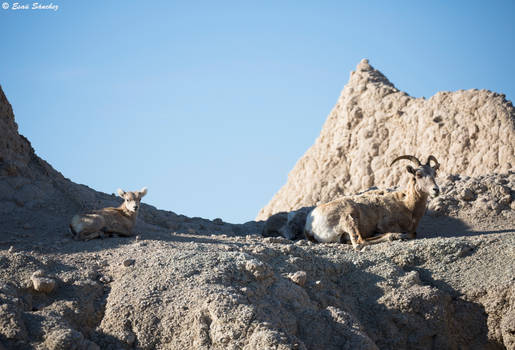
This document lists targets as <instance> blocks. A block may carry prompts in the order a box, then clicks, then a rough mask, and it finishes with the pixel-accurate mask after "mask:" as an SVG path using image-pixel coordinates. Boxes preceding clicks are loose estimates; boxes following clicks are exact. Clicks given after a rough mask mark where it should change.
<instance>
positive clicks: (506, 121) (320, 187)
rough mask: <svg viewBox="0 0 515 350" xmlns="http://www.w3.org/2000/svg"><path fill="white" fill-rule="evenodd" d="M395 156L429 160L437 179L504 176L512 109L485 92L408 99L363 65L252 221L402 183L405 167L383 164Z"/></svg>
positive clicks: (514, 151) (514, 157)
mask: <svg viewBox="0 0 515 350" xmlns="http://www.w3.org/2000/svg"><path fill="white" fill-rule="evenodd" d="M401 154H414V155H416V156H418V157H419V158H420V159H421V160H424V161H425V160H426V159H427V156H429V155H430V154H433V155H434V156H436V158H437V159H438V161H439V162H440V163H441V165H442V166H441V168H440V169H441V170H440V172H441V173H442V174H463V175H468V176H479V175H484V174H488V173H491V172H506V171H508V170H510V169H513V167H514V166H515V109H514V108H513V105H512V103H511V102H510V101H507V100H506V99H505V96H504V95H501V94H497V93H495V92H491V91H486V90H467V91H456V92H439V93H437V94H436V95H434V96H433V97H431V98H429V99H427V100H426V99H424V98H413V97H410V96H408V95H407V94H406V93H405V92H402V91H399V90H398V89H396V88H395V86H394V85H393V84H392V83H391V82H390V81H388V79H387V78H386V77H385V76H384V75H383V74H382V73H381V72H379V71H378V70H376V69H374V68H373V67H372V66H371V65H370V64H369V63H368V60H362V61H361V62H360V63H359V64H358V66H357V67H356V71H354V72H352V73H351V75H350V80H349V82H348V84H347V85H346V86H345V88H344V89H343V91H342V93H341V95H340V98H339V99H338V102H337V103H336V106H334V108H333V110H332V111H331V113H330V114H329V116H328V117H327V120H326V122H325V124H324V126H323V128H322V131H321V133H320V136H319V137H318V138H317V139H316V141H315V144H314V145H313V146H312V147H311V148H309V149H308V150H307V152H306V153H305V154H304V156H302V157H301V158H300V159H299V161H298V162H297V164H296V165H295V167H294V168H293V170H292V171H291V172H290V174H289V175H288V181H287V182H286V184H285V185H284V186H283V187H282V188H281V189H280V190H279V192H277V193H276V195H275V196H274V197H273V198H272V200H271V201H270V203H268V205H266V206H265V207H264V208H263V209H261V211H260V212H259V215H258V216H257V220H266V219H267V218H268V217H269V216H270V215H272V214H275V213H277V212H282V211H290V210H295V209H298V208H301V207H305V206H312V205H317V204H320V203H326V202H329V201H331V200H332V199H334V198H336V197H338V196H341V195H344V194H352V193H355V192H358V191H363V190H365V189H367V188H369V187H372V186H378V187H391V186H395V185H397V184H399V183H402V182H401V180H402V179H403V175H404V173H403V171H404V167H402V166H399V165H396V166H395V167H393V168H391V167H390V166H389V164H390V162H391V161H392V160H393V159H395V157H397V156H398V155H401Z"/></svg>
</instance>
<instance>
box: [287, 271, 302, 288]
mask: <svg viewBox="0 0 515 350" xmlns="http://www.w3.org/2000/svg"><path fill="white" fill-rule="evenodd" d="M288 277H289V278H290V280H292V282H293V283H296V284H298V285H299V286H301V287H303V286H304V285H305V284H306V279H307V274H306V271H297V272H295V273H294V274H290V275H288Z"/></svg>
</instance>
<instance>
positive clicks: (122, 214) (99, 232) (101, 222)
mask: <svg viewBox="0 0 515 350" xmlns="http://www.w3.org/2000/svg"><path fill="white" fill-rule="evenodd" d="M146 194H147V188H146V187H144V188H143V189H142V190H141V191H134V192H125V191H124V190H120V189H119V190H118V195H119V196H120V197H122V198H123V199H124V202H123V203H122V204H121V205H120V206H119V207H118V208H113V207H109V208H103V209H100V210H95V211H93V212H91V213H87V214H77V215H75V216H74V217H73V218H72V221H71V223H70V231H71V232H72V234H73V236H74V238H75V239H80V240H85V241H89V240H90V239H93V238H97V237H104V236H105V235H108V236H109V235H112V234H117V235H120V236H126V237H128V236H132V228H133V227H134V224H135V223H136V218H137V216H138V210H139V207H140V202H141V198H142V197H143V196H144V195H146Z"/></svg>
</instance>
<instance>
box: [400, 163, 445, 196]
mask: <svg viewBox="0 0 515 350" xmlns="http://www.w3.org/2000/svg"><path fill="white" fill-rule="evenodd" d="M406 169H407V170H408V172H409V173H410V174H412V175H413V178H414V179H415V186H416V189H417V191H419V192H422V193H427V194H429V195H430V196H431V197H436V196H438V195H439V194H440V187H438V185H437V184H436V180H435V176H436V170H438V167H437V166H434V167H431V166H430V165H429V164H426V165H421V166H420V167H418V168H413V167H412V166H410V165H408V166H407V167H406Z"/></svg>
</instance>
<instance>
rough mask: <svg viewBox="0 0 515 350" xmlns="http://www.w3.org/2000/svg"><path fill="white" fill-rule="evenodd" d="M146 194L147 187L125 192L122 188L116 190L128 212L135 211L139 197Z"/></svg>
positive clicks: (139, 200)
mask: <svg viewBox="0 0 515 350" xmlns="http://www.w3.org/2000/svg"><path fill="white" fill-rule="evenodd" d="M146 194H147V188H146V187H143V188H142V189H141V191H135V192H125V191H124V190H120V189H119V190H118V195H119V196H120V197H122V198H123V199H124V200H125V202H124V204H125V208H127V210H128V211H130V212H133V213H134V212H136V211H138V209H139V205H140V202H141V198H143V196H144V195H146Z"/></svg>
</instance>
